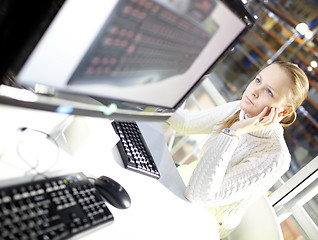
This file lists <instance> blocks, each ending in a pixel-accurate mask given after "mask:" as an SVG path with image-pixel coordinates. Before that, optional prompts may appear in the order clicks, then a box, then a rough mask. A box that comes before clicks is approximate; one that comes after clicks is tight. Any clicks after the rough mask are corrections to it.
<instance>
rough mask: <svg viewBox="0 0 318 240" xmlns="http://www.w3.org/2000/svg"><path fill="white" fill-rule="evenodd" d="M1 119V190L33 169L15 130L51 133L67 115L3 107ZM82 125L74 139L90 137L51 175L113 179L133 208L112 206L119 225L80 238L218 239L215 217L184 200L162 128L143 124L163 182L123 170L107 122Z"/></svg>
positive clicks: (62, 159)
mask: <svg viewBox="0 0 318 240" xmlns="http://www.w3.org/2000/svg"><path fill="white" fill-rule="evenodd" d="M0 115H1V126H0V146H1V147H0V156H1V158H0V186H4V185H6V184H7V183H8V179H12V178H15V179H17V178H18V177H22V176H24V175H25V172H26V171H27V170H29V169H30V166H27V165H26V164H25V162H23V161H22V160H21V159H20V158H19V157H18V156H17V155H16V144H17V142H18V141H20V139H21V133H18V132H17V131H16V129H17V128H18V127H30V128H35V129H37V130H41V131H45V132H50V131H51V129H52V128H53V127H54V126H55V125H56V124H57V123H59V122H60V121H61V120H63V119H64V118H65V116H63V115H58V114H53V113H48V112H41V111H30V110H26V109H22V108H13V107H6V106H2V105H0ZM81 120H82V121H83V122H82V123H85V124H84V125H82V126H81V127H79V126H80V125H79V124H78V125H77V129H75V128H73V129H72V134H73V137H75V139H77V138H78V136H77V135H82V136H83V135H85V141H84V142H82V144H81V145H80V147H78V149H77V150H76V151H75V153H74V154H68V153H67V152H65V151H60V153H59V156H58V161H57V162H56V164H55V165H54V167H53V168H51V169H50V170H57V171H59V172H61V173H62V171H63V173H64V172H66V171H68V172H78V171H82V172H84V173H85V174H86V175H87V176H94V177H99V176H101V175H106V176H109V177H111V178H113V179H114V180H116V181H117V182H119V183H120V184H121V185H122V186H123V187H124V188H125V189H126V190H127V192H128V193H129V195H130V197H131V200H132V203H131V207H130V208H128V209H124V210H121V209H117V208H115V207H113V206H111V205H110V204H108V203H107V206H108V207H109V209H110V211H111V212H112V214H113V215H114V219H115V221H114V222H113V223H112V224H111V225H108V226H105V227H103V228H100V229H98V230H96V231H92V232H89V234H84V235H82V236H80V237H81V239H92V240H97V239H138V240H143V239H147V240H148V239H200V240H203V239H219V235H218V230H217V224H216V222H215V220H214V218H213V217H212V216H211V215H210V214H209V213H208V212H207V211H206V210H204V209H203V208H201V207H199V206H196V205H194V204H191V203H189V202H188V201H187V200H186V199H185V198H184V196H183V192H184V189H185V186H184V184H183V182H182V179H181V177H180V176H179V174H178V172H177V170H176V168H175V166H174V162H173V160H172V158H171V156H170V153H169V151H168V148H167V147H166V144H165V140H164V137H163V133H162V129H161V124H160V123H147V122H144V123H139V126H140V128H141V130H142V133H143V135H144V137H145V139H146V141H147V143H148V145H149V148H150V150H151V152H152V154H153V156H154V159H155V161H156V163H157V165H158V167H159V171H160V173H161V178H160V179H159V180H156V179H153V178H150V177H147V176H144V175H141V174H138V173H135V172H132V171H129V170H127V169H125V168H124V167H123V164H122V162H121V159H120V156H119V153H118V150H117V148H116V146H114V145H115V141H114V138H113V137H112V136H114V135H113V134H114V132H113V131H111V130H112V129H111V126H110V122H109V121H108V120H106V119H95V118H84V119H81ZM85 125H86V126H87V127H85ZM81 129H82V132H86V134H84V133H81V132H80V131H81ZM46 141H47V140H46ZM47 144H48V145H49V144H50V143H47ZM51 145H52V144H51ZM77 145H78V144H77ZM50 147H51V148H50V149H51V150H52V149H53V150H52V151H53V152H54V151H56V149H55V150H54V147H52V146H50ZM54 154H55V153H52V154H50V156H51V158H50V157H48V158H49V159H48V160H47V161H44V159H43V158H44V157H45V156H44V157H43V156H40V157H39V158H40V160H41V161H40V164H39V170H41V169H46V168H48V167H49V166H51V165H52V162H54V159H55V157H54ZM55 156H57V155H55ZM29 172H30V171H29ZM10 183H12V181H11V180H10ZM76 238H78V237H76Z"/></svg>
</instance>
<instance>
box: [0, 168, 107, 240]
mask: <svg viewBox="0 0 318 240" xmlns="http://www.w3.org/2000/svg"><path fill="white" fill-rule="evenodd" d="M111 222H113V215H112V214H111V212H110V211H109V210H108V208H107V206H106V205H105V203H104V201H103V200H102V199H101V197H100V196H99V195H98V194H97V193H96V189H95V187H94V185H93V184H92V183H90V182H89V180H88V179H87V178H86V176H85V175H84V174H83V173H74V174H69V175H64V176H59V177H53V178H48V179H45V180H39V181H29V182H27V183H24V184H20V185H15V186H10V187H6V188H1V189H0V239H1V240H7V239H8V240H9V239H10V240H11V239H12V240H13V239H17V240H23V239H30V240H31V239H32V240H33V239H39V240H45V239H55V240H59V239H67V238H70V237H72V236H74V235H76V234H78V233H81V232H84V231H86V230H89V229H93V228H94V227H97V226H100V225H102V224H107V223H111Z"/></svg>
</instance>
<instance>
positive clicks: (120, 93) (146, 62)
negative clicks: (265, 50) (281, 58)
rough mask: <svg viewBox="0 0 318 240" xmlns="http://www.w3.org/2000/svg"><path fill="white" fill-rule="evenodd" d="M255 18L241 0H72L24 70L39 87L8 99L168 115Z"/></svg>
mask: <svg viewBox="0 0 318 240" xmlns="http://www.w3.org/2000/svg"><path fill="white" fill-rule="evenodd" d="M253 23H254V18H253V17H252V16H251V15H250V14H249V12H248V11H247V10H246V9H245V8H244V4H243V3H242V2H241V1H240V0H234V1H232V0H229V1H217V0H194V1H190V0H173V1H171V0H153V1H151V0H107V1H106V0H90V1H88V0H66V1H65V2H64V3H63V5H62V7H61V9H60V10H59V11H58V13H57V15H56V16H55V17H54V19H53V21H52V22H51V24H50V25H49V27H48V28H47V30H46V31H45V33H44V34H43V36H42V37H41V39H40V41H39V42H38V43H37V45H36V46H35V48H34V50H33V51H32V53H31V54H30V56H29V57H28V58H27V60H26V62H25V63H24V64H23V66H22V68H21V69H20V71H19V72H18V73H17V76H16V79H17V82H18V83H19V84H20V85H21V86H24V87H27V88H31V89H33V91H28V90H25V89H16V88H11V87H7V86H1V88H0V102H3V103H8V104H15V105H20V106H25V107H31V108H38V109H42V110H48V111H55V112H63V113H69V114H79V115H89V116H97V117H108V118H115V119H117V118H118V119H131V118H132V119H137V120H138V119H146V120H165V119H167V118H168V117H170V116H171V114H172V113H173V112H174V111H175V110H176V109H177V108H178V107H179V106H180V105H181V104H182V103H183V101H184V100H185V99H186V98H187V96H189V94H190V93H191V92H192V91H193V90H194V89H195V88H196V87H197V86H198V84H199V83H200V81H201V80H202V78H203V76H204V75H205V74H207V73H208V72H209V71H210V70H211V68H212V67H213V65H214V64H215V63H216V61H217V60H218V59H220V58H221V57H222V56H223V55H224V53H225V52H226V51H227V50H228V49H229V48H230V47H232V46H233V44H234V43H235V42H236V41H237V39H238V37H239V36H240V35H241V34H243V33H244V32H245V30H246V29H247V28H248V27H249V26H251V25H252V24H253ZM38 89H40V90H38ZM43 89H45V91H43Z"/></svg>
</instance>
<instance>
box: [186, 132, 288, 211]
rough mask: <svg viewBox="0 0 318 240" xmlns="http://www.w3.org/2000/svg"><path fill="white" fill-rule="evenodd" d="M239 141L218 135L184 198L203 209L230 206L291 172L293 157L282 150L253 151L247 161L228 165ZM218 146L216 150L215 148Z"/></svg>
mask: <svg viewBox="0 0 318 240" xmlns="http://www.w3.org/2000/svg"><path fill="white" fill-rule="evenodd" d="M237 142H238V140H236V138H233V137H229V136H227V135H225V134H218V135H217V136H216V137H215V138H213V139H212V140H211V141H210V142H209V143H208V146H210V148H209V149H207V150H206V152H205V153H204V154H203V156H202V158H201V160H200V162H199V163H198V165H197V167H196V168H195V170H194V172H193V174H192V176H191V179H190V182H189V185H188V187H187V189H186V192H185V196H186V197H187V198H188V199H189V200H190V201H191V202H194V203H198V204H202V205H204V206H216V205H224V204H229V203H232V202H234V201H238V200H240V199H243V198H244V197H246V196H247V195H250V194H252V193H253V192H255V191H262V192H264V191H266V190H268V189H269V188H270V187H271V186H272V185H273V184H274V183H275V182H276V181H277V180H278V179H279V178H280V177H281V175H282V174H284V172H286V171H287V170H288V167H289V162H290V155H289V153H287V152H285V151H282V149H281V148H279V147H278V148H275V147H273V148H271V150H270V151H267V152H264V151H253V149H251V152H250V154H249V155H248V157H247V158H246V159H244V160H243V161H241V162H240V163H238V164H236V165H235V166H231V167H230V166H229V161H230V159H231V157H232V155H233V152H234V150H235V147H236V146H237ZM212 146H215V147H212Z"/></svg>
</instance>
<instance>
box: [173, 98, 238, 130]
mask: <svg viewBox="0 0 318 240" xmlns="http://www.w3.org/2000/svg"><path fill="white" fill-rule="evenodd" d="M238 107H239V101H234V102H230V103H226V104H224V105H221V106H217V107H214V108H210V109H206V110H202V111H197V112H190V111H187V110H182V109H178V110H177V111H176V112H175V113H174V115H173V116H172V117H170V118H169V119H168V120H167V123H168V124H169V125H170V126H171V127H172V128H173V129H175V130H176V131H177V132H179V133H182V134H210V133H211V131H212V130H213V127H214V126H215V124H216V123H217V122H219V121H221V120H223V119H225V118H226V117H228V116H230V115H231V114H233V113H235V111H237V110H238V109H239V108H238Z"/></svg>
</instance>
